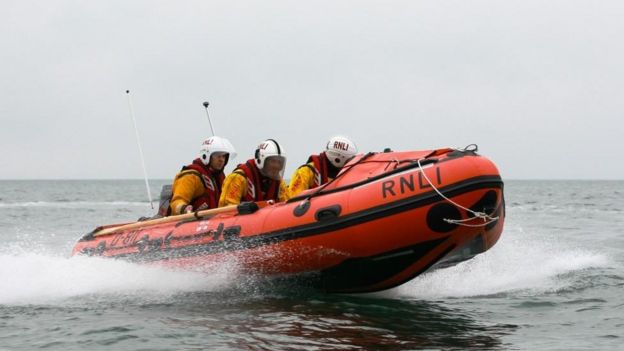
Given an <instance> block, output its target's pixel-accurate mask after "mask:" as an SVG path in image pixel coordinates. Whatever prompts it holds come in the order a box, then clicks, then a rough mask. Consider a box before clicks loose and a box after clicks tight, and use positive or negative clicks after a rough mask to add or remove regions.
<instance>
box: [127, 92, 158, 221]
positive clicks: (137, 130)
mask: <svg viewBox="0 0 624 351" xmlns="http://www.w3.org/2000/svg"><path fill="white" fill-rule="evenodd" d="M126 95H127V96H128V108H129V109H130V117H132V124H133V125H134V133H135V134H136V140H137V145H138V146H139V155H140V156H141V166H143V177H144V178H145V188H146V189H147V198H148V199H149V202H150V206H151V207H152V210H153V209H154V203H153V202H152V193H151V192H150V187H149V182H148V181H147V170H146V169H145V158H144V157H143V149H142V148H141V138H140V137H139V128H137V124H136V119H135V118H134V109H133V108H132V101H131V100H130V90H126Z"/></svg>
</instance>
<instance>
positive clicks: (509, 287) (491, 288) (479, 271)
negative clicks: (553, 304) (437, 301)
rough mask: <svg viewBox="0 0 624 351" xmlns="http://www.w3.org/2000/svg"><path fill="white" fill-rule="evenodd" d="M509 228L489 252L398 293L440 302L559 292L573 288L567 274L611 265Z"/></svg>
mask: <svg viewBox="0 0 624 351" xmlns="http://www.w3.org/2000/svg"><path fill="white" fill-rule="evenodd" d="M510 226H511V225H509V224H507V228H506V230H505V233H504V235H503V236H502V237H501V239H500V241H499V242H498V243H497V244H496V245H495V246H494V247H493V248H492V249H490V250H489V251H487V252H485V253H483V254H481V255H478V256H477V257H475V258H474V259H472V260H470V261H467V262H464V263H461V264H458V265H457V266H455V267H451V268H447V269H441V270H437V271H434V272H431V273H429V274H425V275H423V276H420V277H418V278H417V279H415V280H413V281H411V282H409V283H408V284H405V285H403V286H401V287H399V289H398V294H399V295H407V296H410V297H415V298H442V297H467V296H480V295H493V294H500V293H514V292H521V291H530V293H531V294H535V293H542V292H549V291H557V290H560V289H565V288H567V287H569V286H571V285H572V281H571V280H570V277H567V276H565V274H566V273H570V272H575V271H580V270H583V269H588V268H601V267H607V266H609V265H610V264H611V262H610V261H611V260H610V258H609V257H608V255H606V254H604V253H600V252H595V251H591V250H587V249H579V248H574V247H568V246H565V245H564V244H562V243H560V242H553V241H547V240H544V238H540V237H539V236H537V235H526V233H524V232H523V230H522V228H521V227H519V226H511V228H510Z"/></svg>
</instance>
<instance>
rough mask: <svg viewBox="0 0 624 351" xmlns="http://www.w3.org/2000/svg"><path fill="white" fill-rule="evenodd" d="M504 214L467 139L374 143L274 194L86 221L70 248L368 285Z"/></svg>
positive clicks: (381, 285) (498, 225)
mask: <svg viewBox="0 0 624 351" xmlns="http://www.w3.org/2000/svg"><path fill="white" fill-rule="evenodd" d="M504 216H505V205H504V199H503V182H502V180H501V178H500V175H499V172H498V170H497V168H496V166H495V165H494V164H493V163H492V162H491V161H490V160H488V159H487V158H485V157H483V156H480V155H479V154H477V153H476V146H475V147H472V148H466V149H463V150H457V149H439V150H426V151H411V152H390V151H386V152H383V153H368V154H365V155H358V156H357V157H356V158H354V159H353V160H351V161H350V162H349V163H348V164H347V165H346V166H345V167H344V168H343V169H342V171H341V172H340V174H339V175H338V176H337V177H336V179H334V180H333V181H331V182H329V183H327V184H325V185H324V186H321V187H319V188H316V189H311V190H308V191H306V192H304V193H302V194H300V195H299V196H297V197H295V198H292V199H290V200H289V201H287V202H284V203H256V204H254V203H245V204H242V205H240V206H238V207H232V208H219V209H213V210H206V211H199V212H196V213H194V214H187V215H181V216H172V217H165V218H161V219H156V220H149V221H144V222H136V223H126V224H118V225H109V226H104V227H98V228H96V229H95V230H94V231H93V232H91V233H88V234H86V235H85V236H83V237H82V238H81V239H80V240H79V241H78V242H77V243H76V245H75V247H74V249H73V254H74V255H77V254H83V255H91V256H103V257H113V258H120V259H126V260H131V261H135V262H142V263H155V264H161V265H166V266H171V267H178V268H188V269H194V270H198V269H199V270H205V271H213V270H214V269H215V268H217V267H218V266H219V265H223V264H224V263H225V262H228V264H230V263H231V262H235V266H236V267H237V269H238V270H239V271H240V273H241V274H253V275H261V276H263V277H271V278H272V277H276V278H277V277H279V278H295V279H298V280H301V281H305V282H306V284H308V283H309V284H311V285H312V286H314V287H316V288H318V289H322V290H325V291H330V292H372V291H379V290H384V289H389V288H392V287H395V286H398V285H400V284H402V283H405V282H407V281H409V280H411V279H413V278H414V277H416V276H418V275H419V274H421V273H423V272H425V271H427V270H432V269H436V268H441V267H447V266H450V265H453V264H456V263H458V262H461V261H464V260H467V259H469V258H472V257H473V256H475V255H476V254H479V253H481V252H484V251H486V250H488V249H489V248H490V247H492V246H493V245H494V244H495V243H496V241H497V240H498V238H499V236H500V234H501V232H502V230H503V222H504Z"/></svg>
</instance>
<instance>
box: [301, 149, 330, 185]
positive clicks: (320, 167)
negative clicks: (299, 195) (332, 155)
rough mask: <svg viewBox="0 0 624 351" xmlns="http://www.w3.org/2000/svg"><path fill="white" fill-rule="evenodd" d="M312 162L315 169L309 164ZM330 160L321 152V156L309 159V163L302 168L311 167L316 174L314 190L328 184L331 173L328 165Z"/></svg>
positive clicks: (313, 156)
mask: <svg viewBox="0 0 624 351" xmlns="http://www.w3.org/2000/svg"><path fill="white" fill-rule="evenodd" d="M310 162H312V164H314V167H311V166H310V165H309V163H310ZM328 163H329V160H327V155H325V153H324V152H321V153H320V154H319V155H311V156H310V157H308V161H306V164H305V165H303V166H302V167H309V168H310V169H311V170H312V172H313V173H314V186H313V187H314V188H316V187H318V186H321V185H323V184H325V183H327V181H328V180H329V179H328V175H329V171H328V169H327V164H328Z"/></svg>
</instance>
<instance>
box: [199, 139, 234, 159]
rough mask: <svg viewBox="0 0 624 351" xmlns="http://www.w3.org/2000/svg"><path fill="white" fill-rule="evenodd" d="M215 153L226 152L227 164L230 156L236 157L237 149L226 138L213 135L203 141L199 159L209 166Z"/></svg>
mask: <svg viewBox="0 0 624 351" xmlns="http://www.w3.org/2000/svg"><path fill="white" fill-rule="evenodd" d="M213 154H226V158H225V164H227V163H228V161H229V160H230V158H235V157H236V150H234V146H232V143H230V141H229V140H227V139H226V138H222V137H219V136H211V137H210V138H208V139H206V140H204V142H203V143H202V145H201V148H200V149H199V159H200V160H201V161H202V163H203V164H205V165H206V166H207V165H209V164H210V156H212V155H213Z"/></svg>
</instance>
